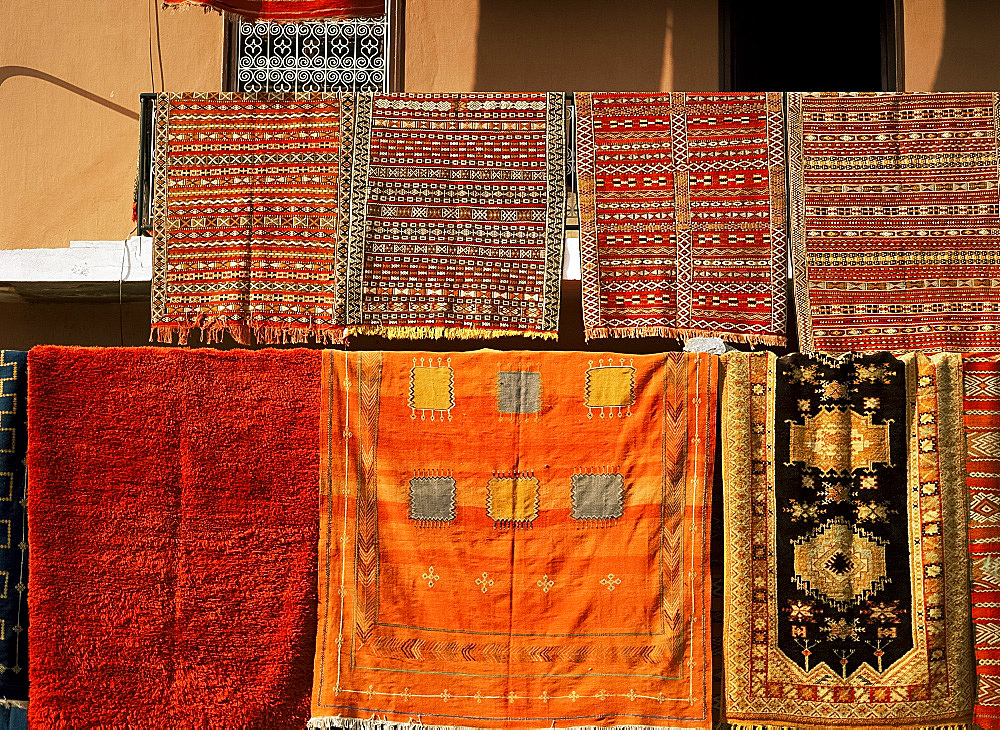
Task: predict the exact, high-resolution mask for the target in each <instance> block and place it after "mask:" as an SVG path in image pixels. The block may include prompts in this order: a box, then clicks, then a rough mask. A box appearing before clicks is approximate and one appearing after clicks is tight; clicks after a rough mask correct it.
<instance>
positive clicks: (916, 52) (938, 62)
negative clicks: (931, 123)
mask: <svg viewBox="0 0 1000 730" xmlns="http://www.w3.org/2000/svg"><path fill="white" fill-rule="evenodd" d="M998 39H1000V2H997V0H903V54H904V83H905V86H906V90H907V91H980V90H996V89H1000V42H998Z"/></svg>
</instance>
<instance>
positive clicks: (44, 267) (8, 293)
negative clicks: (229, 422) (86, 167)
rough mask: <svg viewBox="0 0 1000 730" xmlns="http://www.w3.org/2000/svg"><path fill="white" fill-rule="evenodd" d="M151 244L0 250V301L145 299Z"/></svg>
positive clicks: (568, 265)
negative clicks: (119, 297)
mask: <svg viewBox="0 0 1000 730" xmlns="http://www.w3.org/2000/svg"><path fill="white" fill-rule="evenodd" d="M152 273H153V240H152V239H151V238H149V237H147V236H133V237H132V238H130V239H129V240H128V241H127V242H126V241H71V242H70V244H69V248H18V249H11V250H6V251H4V250H0V301H8V302H9V301H17V302H20V301H26V300H27V301H53V300H56V301H58V300H80V299H86V300H90V301H118V296H119V282H121V294H122V297H123V299H126V300H128V301H135V300H138V299H143V298H148V297H149V282H150V279H151V278H152ZM562 275H563V279H567V280H574V281H579V280H580V239H579V238H578V237H577V236H573V235H569V236H567V237H566V241H565V244H564V247H563V271H562Z"/></svg>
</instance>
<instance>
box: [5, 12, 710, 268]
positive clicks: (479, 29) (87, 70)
mask: <svg viewBox="0 0 1000 730" xmlns="http://www.w3.org/2000/svg"><path fill="white" fill-rule="evenodd" d="M158 4H159V0H148V2H147V0H118V2H101V1H99V0H44V2H0V28H3V29H4V30H3V42H0V248H35V247H52V248H57V247H62V246H67V245H69V242H70V241H71V240H115V239H118V238H125V237H126V236H127V235H128V233H129V231H130V229H131V227H132V222H131V201H132V189H133V184H134V180H135V167H136V158H137V146H138V138H139V123H138V95H139V94H140V93H141V92H143V91H150V90H152V89H153V88H154V87H155V89H156V90H160V89H162V88H164V86H165V87H166V89H167V90H172V91H182V90H183V91H212V90H217V89H219V88H220V83H221V77H222V48H223V20H222V17H221V16H220V15H217V14H214V13H204V12H201V11H200V10H197V9H193V10H192V9H185V10H163V9H160V10H158V11H156V12H153V9H154V8H156V6H157V5H158ZM567 8H570V9H571V12H567ZM717 13H718V10H717V6H716V2H715V0H618V1H617V2H611V0H581V1H580V2H578V3H575V4H569V3H566V2H563V1H562V0H560V1H558V2H557V1H556V0H409V1H408V2H407V17H406V61H405V67H406V77H405V83H406V88H407V90H410V91H473V90H496V89H554V90H573V89H581V88H588V89H639V90H644V89H650V90H653V89H674V88H685V89H714V88H717V86H716V85H717V80H718V65H717V60H716V57H717V47H718V32H717V26H718V18H717ZM157 20H158V22H159V39H160V41H161V50H162V60H163V79H162V81H163V83H162V84H161V78H160V62H159V55H158V54H156V53H155V44H156V33H155V24H156V22H157ZM150 28H152V29H153V45H154V63H153V66H154V68H153V78H152V80H151V78H150V68H149V65H150V61H149V54H150V52H149V37H150V33H149V30H150ZM0 279H2V277H0Z"/></svg>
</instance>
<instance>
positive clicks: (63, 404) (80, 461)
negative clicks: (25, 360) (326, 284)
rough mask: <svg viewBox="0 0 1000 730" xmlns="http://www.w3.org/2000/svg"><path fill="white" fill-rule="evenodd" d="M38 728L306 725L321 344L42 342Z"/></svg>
mask: <svg viewBox="0 0 1000 730" xmlns="http://www.w3.org/2000/svg"><path fill="white" fill-rule="evenodd" d="M29 362H30V373H31V375H30V382H29V389H28V390H29V395H28V401H29V404H30V411H29V423H28V430H29V444H30V446H29V454H28V468H29V474H30V483H29V495H30V496H29V505H28V511H29V516H28V520H29V530H30V532H31V536H32V546H31V552H30V569H31V581H32V586H31V596H30V604H29V605H30V611H31V628H30V642H29V646H30V647H31V665H30V681H31V704H30V709H29V721H30V723H31V725H32V726H33V727H44V728H83V727H108V728H110V727H114V728H123V727H146V728H167V727H172V728H178V727H185V728H188V727H192V728H193V727H198V728H201V727H214V728H222V727H224V728H282V727H301V726H302V725H304V724H305V722H306V721H307V720H308V718H309V694H310V685H311V681H312V660H313V651H314V648H315V635H316V554H317V543H318V528H317V525H318V511H317V510H318V508H317V500H318V495H317V482H318V480H317V474H318V470H319V440H318V423H319V382H320V377H319V375H320V354H319V352H310V351H305V350H292V351H284V352H276V351H263V352H232V353H217V352H205V351H189V350H168V349H84V348H64V347H39V348H35V349H34V350H32V352H31V354H30V359H29Z"/></svg>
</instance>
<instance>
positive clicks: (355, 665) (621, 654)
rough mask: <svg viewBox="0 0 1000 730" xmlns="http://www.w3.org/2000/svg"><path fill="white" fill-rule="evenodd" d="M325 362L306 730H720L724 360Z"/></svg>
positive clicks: (515, 357)
mask: <svg viewBox="0 0 1000 730" xmlns="http://www.w3.org/2000/svg"><path fill="white" fill-rule="evenodd" d="M323 356H324V365H323V388H324V393H323V405H322V412H323V417H322V423H323V425H322V434H321V443H322V446H321V449H322V453H321V464H322V470H321V473H320V476H321V497H320V525H321V526H320V569H319V573H320V584H319V594H320V620H319V630H318V636H317V643H316V665H315V670H314V678H315V683H314V688H313V710H312V714H313V718H312V720H311V722H310V725H311V726H312V727H314V728H335V727H347V728H359V729H360V728H369V729H374V728H394V727H400V726H403V725H405V724H406V723H408V722H419V723H420V724H422V725H424V726H459V727H550V726H558V727H567V726H588V725H609V726H614V725H627V726H630V727H633V726H634V727H640V726H655V727H697V728H707V727H710V726H711V705H710V694H709V693H710V681H711V679H710V678H711V666H710V665H711V657H710V653H709V651H710V650H709V639H708V631H709V625H708V620H707V619H708V605H709V593H710V585H709V580H708V555H707V548H708V538H709V535H708V530H709V506H708V504H707V502H706V500H707V498H708V496H709V494H710V489H711V484H712V466H713V455H714V434H715V393H716V384H717V378H716V370H715V368H716V365H717V362H718V360H717V359H716V358H715V357H712V356H709V355H705V354H700V355H695V354H679V353H674V354H667V355H655V356H622V355H609V354H599V353H588V354H582V353H538V352H506V353H498V352H489V351H481V352H472V353H452V354H442V353H374V352H360V353H344V352H332V351H327V352H324V355H323ZM470 434H475V438H472V439H470Z"/></svg>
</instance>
